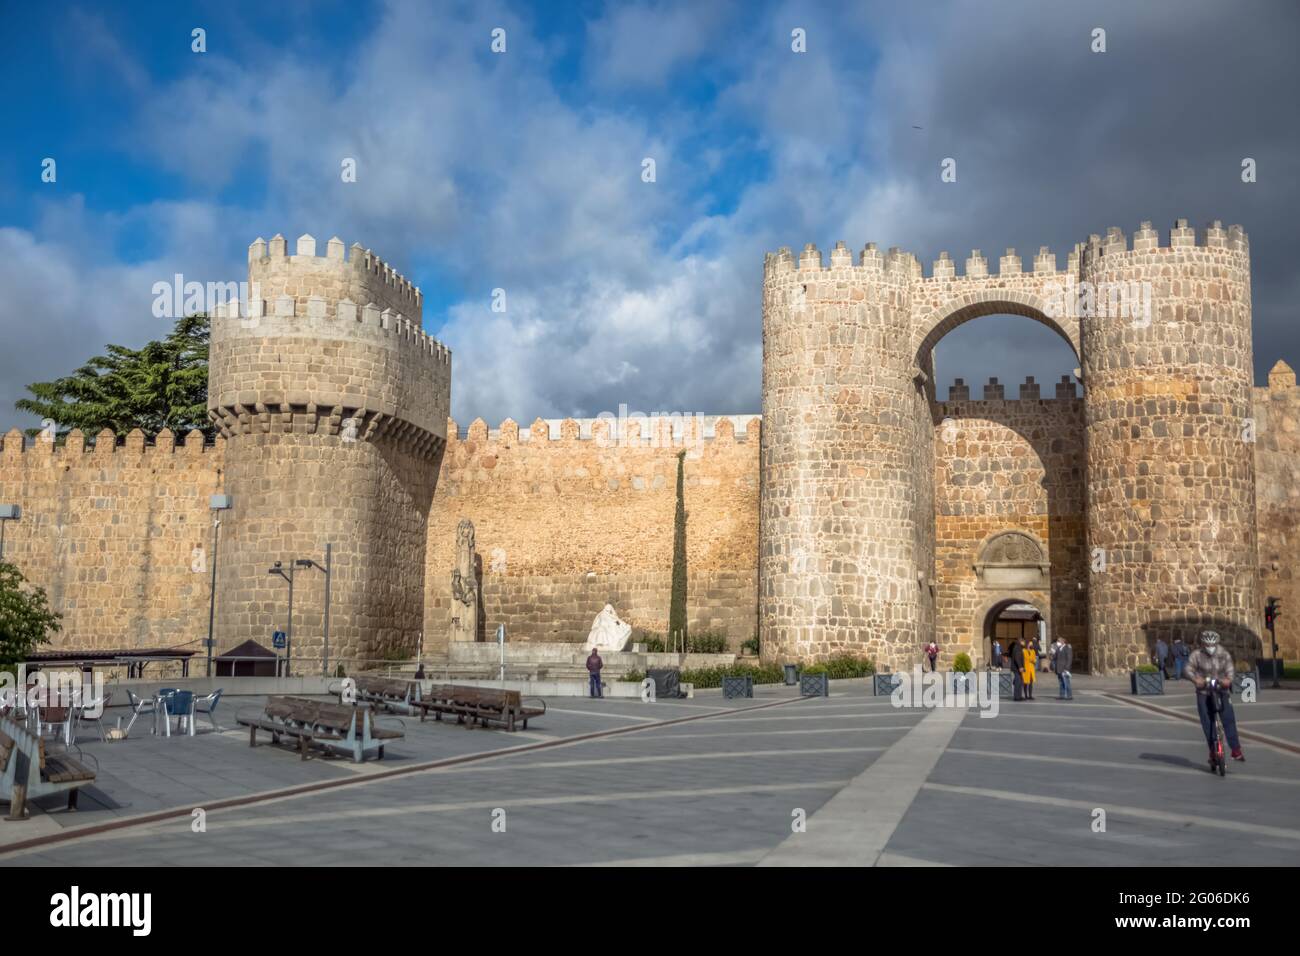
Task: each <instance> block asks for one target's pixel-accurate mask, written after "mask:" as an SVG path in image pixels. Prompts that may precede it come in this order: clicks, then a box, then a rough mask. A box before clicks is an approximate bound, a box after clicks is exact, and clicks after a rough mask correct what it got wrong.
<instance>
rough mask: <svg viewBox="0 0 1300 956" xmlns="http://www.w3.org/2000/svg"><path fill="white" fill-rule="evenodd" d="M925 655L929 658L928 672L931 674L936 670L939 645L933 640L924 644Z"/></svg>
mask: <svg viewBox="0 0 1300 956" xmlns="http://www.w3.org/2000/svg"><path fill="white" fill-rule="evenodd" d="M925 656H926V657H928V658H930V673H931V674H933V673H934V672H935V670H937V667H936V664H937V663H938V660H939V645H938V644H936V643H935V642H934V641H931V642H930V643H929V644H927V645H925Z"/></svg>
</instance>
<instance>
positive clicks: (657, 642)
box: [632, 627, 665, 654]
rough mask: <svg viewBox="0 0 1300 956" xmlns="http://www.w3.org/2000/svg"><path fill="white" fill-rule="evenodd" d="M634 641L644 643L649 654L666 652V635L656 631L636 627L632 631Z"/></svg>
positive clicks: (634, 642)
mask: <svg viewBox="0 0 1300 956" xmlns="http://www.w3.org/2000/svg"><path fill="white" fill-rule="evenodd" d="M632 643H633V644H644V645H645V649H646V653H647V654H662V653H663V652H664V646H665V645H664V636H663V635H662V634H659V633H657V632H655V631H646V630H642V629H641V628H639V627H638V628H636V629H635V630H634V631H633V632H632Z"/></svg>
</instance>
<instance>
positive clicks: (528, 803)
mask: <svg viewBox="0 0 1300 956" xmlns="http://www.w3.org/2000/svg"><path fill="white" fill-rule="evenodd" d="M848 782H849V781H848V780H845V779H837V780H805V781H801V782H799V783H759V784H748V785H744V786H737V787H701V788H696V789H679V790H619V791H614V792H612V793H573V794H566V795H564V796H559V797H518V798H512V799H510V800H502V799H501V798H499V797H498V798H494V799H491V800H462V801H458V802H456V803H408V804H405V805H403V806H394V807H355V808H346V809H331V810H329V811H326V812H323V813H292V814H284V815H280V816H269V817H242V818H237V819H233V820H229V819H226V817H225V814H226V812H228V811H230V810H236V809H239V808H238V807H222V808H220V811H217V810H208V832H209V833H214V832H218V831H220V832H221V833H222V834H227V833H229V832H231V831H232V830H248V829H260V828H263V827H281V826H298V825H301V824H307V823H322V824H326V825H327V826H329V827H330V828H332V829H336V828H337V827H338V826H339V825H340V824H341V823H342V822H343V821H344V820H375V819H382V818H384V817H395V816H406V815H408V814H421V813H460V812H464V811H468V810H494V809H496V808H497V807H506V808H508V809H511V810H515V809H518V808H520V807H556V806H567V805H572V804H578V803H625V802H628V801H634V800H660V799H665V800H667V799H674V798H678V797H683V798H688V797H689V798H693V797H728V796H737V795H745V794H753V793H786V792H791V791H808V790H835V789H838V788H840V787H843V786H844V785H845V784H847V783H848ZM188 814H189V811H188V810H187V811H186V815H187V816H188ZM214 815H216V819H215V820H214ZM151 822H152V823H154V824H157V826H153V827H150V830H152V831H153V832H161V830H162V825H163V824H166V823H167V822H169V821H167V820H155V821H151ZM182 824H183V826H184V827H185V828H186V830H188V828H189V822H188V820H186V821H182ZM140 835H141V834H138V833H124V832H122V830H121V829H117V830H113V831H111V832H106V833H98V834H95V835H94V839H95V840H96V841H97V842H99V841H105V840H118V839H122V838H124V837H129V836H140ZM27 849H35V848H27ZM6 852H10V851H6ZM12 852H26V850H22V851H19V850H14V851H12Z"/></svg>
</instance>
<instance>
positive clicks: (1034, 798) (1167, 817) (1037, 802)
mask: <svg viewBox="0 0 1300 956" xmlns="http://www.w3.org/2000/svg"><path fill="white" fill-rule="evenodd" d="M877 763H879V761H877ZM1228 786H1232V785H1231V784H1228ZM923 789H925V790H935V791H939V792H942V793H954V794H961V795H963V796H968V797H983V798H986V799H989V800H1005V801H1011V802H1013V803H1031V804H1033V805H1034V806H1037V807H1040V808H1041V807H1043V806H1044V805H1045V804H1050V805H1051V806H1052V807H1053V808H1060V807H1073V808H1074V809H1076V810H1086V811H1092V810H1093V809H1095V808H1096V807H1097V806H1098V805H1099V802H1098V801H1096V800H1068V799H1065V798H1063V797H1055V796H1054V797H1044V796H1043V795H1042V794H1039V793H1020V792H1018V791H1015V790H989V789H986V788H984V787H963V786H958V785H956V784H949V783H927V784H925V786H924V787H923ZM1100 806H1101V808H1102V809H1103V810H1105V811H1106V813H1107V815H1108V816H1121V817H1134V818H1136V819H1139V820H1151V821H1154V822H1159V823H1168V824H1170V825H1172V826H1178V827H1185V826H1186V825H1187V824H1189V823H1190V824H1192V825H1194V826H1200V827H1208V828H1211V829H1215V830H1232V831H1234V832H1236V833H1249V834H1251V835H1253V836H1264V837H1276V838H1278V839H1282V840H1300V830H1292V829H1290V828H1289V827H1270V826H1265V825H1264V824H1262V823H1244V822H1241V821H1238V820H1219V819H1216V818H1214V817H1202V816H1197V815H1195V814H1192V813H1183V812H1178V813H1173V812H1170V811H1166V810H1150V809H1147V808H1146V807H1129V806H1123V805H1116V804H1113V803H1101V804H1100Z"/></svg>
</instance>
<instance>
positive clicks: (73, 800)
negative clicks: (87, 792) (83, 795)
mask: <svg viewBox="0 0 1300 956" xmlns="http://www.w3.org/2000/svg"><path fill="white" fill-rule="evenodd" d="M80 790H81V788H80V787H73V788H72V789H71V790H69V791H68V812H69V813H76V812H77V794H78V792H80Z"/></svg>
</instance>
